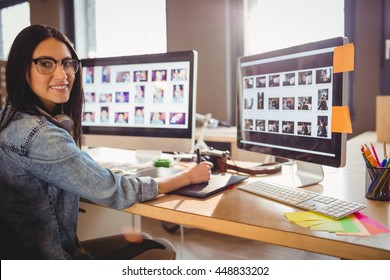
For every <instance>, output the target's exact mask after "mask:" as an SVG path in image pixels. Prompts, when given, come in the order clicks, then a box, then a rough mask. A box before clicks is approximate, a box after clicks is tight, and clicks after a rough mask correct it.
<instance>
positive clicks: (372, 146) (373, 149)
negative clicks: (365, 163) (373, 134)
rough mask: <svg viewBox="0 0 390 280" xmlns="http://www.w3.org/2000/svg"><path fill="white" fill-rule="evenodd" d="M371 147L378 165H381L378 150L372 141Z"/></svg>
mask: <svg viewBox="0 0 390 280" xmlns="http://www.w3.org/2000/svg"><path fill="white" fill-rule="evenodd" d="M371 149H372V153H373V154H374V157H375V160H376V162H377V166H379V167H380V166H381V162H380V161H379V158H378V155H377V154H376V150H375V147H374V145H373V144H372V143H371Z"/></svg>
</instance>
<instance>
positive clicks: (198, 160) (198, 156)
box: [196, 149, 200, 164]
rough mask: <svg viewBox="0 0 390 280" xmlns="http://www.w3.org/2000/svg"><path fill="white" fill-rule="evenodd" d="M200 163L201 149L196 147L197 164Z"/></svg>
mask: <svg viewBox="0 0 390 280" xmlns="http://www.w3.org/2000/svg"><path fill="white" fill-rule="evenodd" d="M199 163H200V150H199V149H196V164H199Z"/></svg>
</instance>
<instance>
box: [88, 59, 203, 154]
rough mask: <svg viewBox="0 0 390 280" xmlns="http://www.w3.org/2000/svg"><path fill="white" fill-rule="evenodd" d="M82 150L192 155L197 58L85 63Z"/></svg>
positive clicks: (111, 60) (116, 60)
mask: <svg viewBox="0 0 390 280" xmlns="http://www.w3.org/2000/svg"><path fill="white" fill-rule="evenodd" d="M82 66H83V70H82V71H83V88H84V94H85V104H84V108H83V115H82V118H83V119H82V125H83V145H85V146H88V147H97V146H100V147H101V146H103V147H114V148H126V149H134V150H137V149H140V150H158V151H166V152H190V151H192V150H193V145H194V142H195V139H194V138H195V136H194V135H195V100H196V74H197V53H196V52H195V51H181V52H167V53H161V54H147V55H137V56H125V57H105V58H95V59H83V60H82Z"/></svg>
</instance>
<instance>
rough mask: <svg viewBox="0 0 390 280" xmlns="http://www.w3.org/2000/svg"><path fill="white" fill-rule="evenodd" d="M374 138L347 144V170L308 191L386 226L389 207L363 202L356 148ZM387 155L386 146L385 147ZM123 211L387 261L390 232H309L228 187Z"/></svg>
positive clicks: (277, 206)
mask: <svg viewBox="0 0 390 280" xmlns="http://www.w3.org/2000/svg"><path fill="white" fill-rule="evenodd" d="M375 139H376V135H375V133H373V132H367V133H364V134H362V135H359V136H358V137H355V138H353V139H351V140H349V141H348V145H347V146H348V147H347V155H348V156H347V165H346V167H344V168H340V169H329V170H328V169H327V168H324V169H325V179H324V180H323V181H322V182H321V183H320V184H318V185H314V186H310V187H307V189H310V190H314V191H317V192H321V193H324V194H327V195H330V196H334V197H338V198H341V199H346V200H351V201H354V202H358V203H362V204H365V205H366V206H367V207H366V208H365V209H364V210H362V213H363V214H365V215H368V216H369V217H371V218H373V219H375V220H376V221H378V222H379V223H381V224H382V225H383V226H385V227H387V228H389V227H390V222H389V220H390V202H382V201H371V200H367V199H365V197H364V164H363V161H362V158H361V157H360V153H359V151H360V145H361V144H365V143H371V142H374V145H375V146H377V145H378V146H377V147H376V148H377V150H381V146H380V145H381V143H377V144H375ZM387 150H388V151H389V150H390V149H389V146H388V149H387ZM125 211H127V212H130V213H133V214H138V215H141V216H146V217H150V218H154V219H158V220H163V221H168V222H172V223H177V224H182V225H185V226H191V227H197V228H201V229H204V230H209V231H214V232H219V233H223V234H227V235H232V236H237V237H242V238H248V239H253V240H258V241H263V242H268V243H272V244H277V245H281V246H287V247H292V248H297V249H302V250H307V251H311V252H316V253H320V254H325V255H330V256H335V257H340V258H344V259H390V233H382V234H376V235H372V236H368V237H356V236H337V235H336V234H333V233H328V232H320V231H311V230H310V229H306V228H302V227H300V226H298V225H296V224H293V223H291V222H289V221H288V220H287V219H286V218H285V217H284V216H283V213H284V212H293V211H302V210H300V209H297V208H294V207H290V206H287V205H284V204H281V203H278V202H274V201H272V200H268V199H265V198H262V197H260V196H257V195H253V194H250V193H247V192H245V191H242V190H239V189H237V188H233V189H230V190H227V191H224V192H222V193H220V194H217V195H215V196H212V197H210V198H208V199H195V198H187V197H182V196H178V195H161V196H159V197H158V198H157V199H155V200H152V201H149V202H145V203H138V204H136V205H134V206H132V207H130V208H129V209H126V210H125Z"/></svg>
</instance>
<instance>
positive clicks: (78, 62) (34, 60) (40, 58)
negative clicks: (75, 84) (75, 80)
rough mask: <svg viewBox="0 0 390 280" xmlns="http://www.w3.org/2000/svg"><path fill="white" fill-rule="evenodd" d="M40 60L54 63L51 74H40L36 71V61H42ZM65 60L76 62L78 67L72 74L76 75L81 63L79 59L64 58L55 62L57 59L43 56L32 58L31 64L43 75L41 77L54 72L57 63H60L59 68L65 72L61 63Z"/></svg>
mask: <svg viewBox="0 0 390 280" xmlns="http://www.w3.org/2000/svg"><path fill="white" fill-rule="evenodd" d="M42 59H47V60H51V61H53V62H54V63H55V67H54V69H53V71H52V72H50V73H41V72H40V71H39V70H38V61H40V60H42ZM66 60H72V61H76V62H77V65H78V67H77V70H76V71H74V72H73V74H76V73H77V72H78V71H79V69H80V63H81V60H80V59H74V58H64V59H58V60H57V59H54V58H53V57H50V56H47V57H46V56H44V57H38V58H33V59H32V62H33V63H34V64H35V66H36V67H37V70H38V72H39V73H41V74H43V75H50V74H52V73H54V71H56V69H57V64H58V62H60V63H61V67H62V69H63V70H64V71H65V69H64V66H63V64H62V63H63V61H66Z"/></svg>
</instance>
